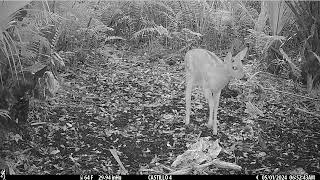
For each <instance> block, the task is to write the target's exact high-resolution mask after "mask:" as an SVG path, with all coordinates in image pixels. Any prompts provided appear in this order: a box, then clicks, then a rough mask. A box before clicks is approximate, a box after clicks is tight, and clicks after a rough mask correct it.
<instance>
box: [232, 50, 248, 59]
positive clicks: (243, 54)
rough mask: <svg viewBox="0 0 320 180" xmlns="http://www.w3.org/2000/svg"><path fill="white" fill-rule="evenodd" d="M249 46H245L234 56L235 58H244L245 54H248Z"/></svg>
mask: <svg viewBox="0 0 320 180" xmlns="http://www.w3.org/2000/svg"><path fill="white" fill-rule="evenodd" d="M247 51H248V47H246V48H244V49H243V50H242V51H241V52H239V53H238V54H237V55H236V56H235V57H234V58H235V60H240V61H241V60H242V59H243V58H244V56H245V55H246V54H247Z"/></svg>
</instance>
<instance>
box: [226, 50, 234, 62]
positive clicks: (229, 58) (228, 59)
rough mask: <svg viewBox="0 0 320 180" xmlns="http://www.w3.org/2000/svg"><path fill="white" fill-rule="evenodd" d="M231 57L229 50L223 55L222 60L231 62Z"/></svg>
mask: <svg viewBox="0 0 320 180" xmlns="http://www.w3.org/2000/svg"><path fill="white" fill-rule="evenodd" d="M231 59H232V54H231V52H230V51H229V52H228V54H227V56H226V57H224V62H226V63H230V62H231Z"/></svg>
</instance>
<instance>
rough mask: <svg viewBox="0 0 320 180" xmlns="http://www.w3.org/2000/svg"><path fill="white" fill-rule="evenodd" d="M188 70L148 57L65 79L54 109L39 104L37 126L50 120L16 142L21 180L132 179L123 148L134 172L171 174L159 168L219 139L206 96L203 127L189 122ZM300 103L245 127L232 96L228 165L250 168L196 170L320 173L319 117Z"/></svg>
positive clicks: (224, 133) (223, 114) (226, 119)
mask: <svg viewBox="0 0 320 180" xmlns="http://www.w3.org/2000/svg"><path fill="white" fill-rule="evenodd" d="M184 71H185V70H184V67H183V63H181V64H179V63H177V64H176V65H171V66H170V65H167V64H166V63H162V62H149V61H147V60H145V59H142V58H140V57H138V56H137V57H129V58H126V59H120V60H117V61H116V60H114V59H109V60H105V61H98V62H97V61H95V62H94V63H90V65H89V64H86V65H84V66H78V68H77V69H74V70H73V71H70V72H68V73H66V74H64V75H63V76H64V80H65V82H64V83H63V85H62V88H61V91H60V92H59V94H58V95H57V96H56V97H55V98H54V99H53V100H51V102H50V103H46V104H44V103H41V102H37V101H34V102H33V108H32V110H31V113H30V115H29V116H30V117H29V119H30V120H29V121H32V122H33V123H34V122H35V121H42V122H46V123H45V124H41V125H37V126H30V127H28V130H29V134H30V139H29V140H20V141H18V143H15V141H11V143H10V145H9V147H10V149H11V150H12V153H11V162H12V164H14V165H15V167H16V171H18V173H21V174H79V173H82V174H104V173H112V174H114V173H123V171H122V169H121V168H120V166H119V163H118V162H117V161H116V159H115V157H114V156H113V155H112V153H111V152H110V149H114V150H116V151H117V152H118V153H117V154H118V155H119V159H118V160H120V161H121V163H122V164H123V166H124V168H125V169H126V170H127V171H128V172H129V174H140V173H142V169H153V170H155V171H154V172H157V171H156V170H158V172H159V171H160V172H163V169H161V168H159V164H161V165H163V166H164V167H170V165H171V163H172V162H173V161H174V160H175V159H176V157H177V156H178V155H180V154H183V153H184V152H185V151H186V150H187V147H186V145H187V144H188V143H191V142H195V140H196V139H197V138H198V137H200V136H201V137H206V136H210V135H211V130H208V129H207V128H206V127H205V126H204V125H205V123H206V121H207V118H208V107H207V103H206V101H205V100H204V98H203V96H202V95H201V93H194V94H193V95H194V97H193V99H194V100H193V101H192V111H193V112H195V113H194V114H193V115H192V116H191V121H192V124H193V125H191V128H190V126H188V127H186V126H185V125H184V123H183V120H184V117H185V98H184V97H185V92H184V91H185V83H184V82H185V80H184ZM199 94H200V95H199ZM223 94H226V93H223ZM290 101H291V100H288V99H283V100H282V101H268V102H267V103H265V105H264V107H263V108H264V109H263V110H264V112H265V114H266V115H265V116H264V117H257V118H254V120H253V121H245V120H244V119H249V118H248V114H247V113H245V103H244V102H240V101H238V100H237V99H234V98H229V97H228V98H225V96H223V97H222V99H221V102H220V106H219V113H218V118H219V120H220V121H219V122H220V124H219V130H218V132H219V138H220V145H221V147H222V148H223V149H224V150H223V151H222V152H221V153H220V155H219V156H218V158H219V159H221V160H224V161H226V162H231V163H235V164H238V165H240V166H241V167H242V170H241V171H235V170H230V169H222V168H216V167H214V166H210V167H209V168H208V169H206V171H202V172H196V171H194V172H193V173H194V174H266V173H268V174H270V173H279V172H285V171H289V170H290V169H295V168H303V169H304V170H305V171H306V172H308V173H311V174H317V173H319V172H320V167H319V157H320V156H319V154H320V153H319V147H318V145H319V144H320V143H319V141H320V140H319V139H320V135H319V132H318V129H319V120H318V119H316V118H314V117H313V116H308V115H306V114H302V113H301V112H297V111H296V110H295V109H294V108H293V107H292V102H290ZM32 122H30V123H31V124H32ZM248 122H249V123H248ZM214 138H217V137H214ZM9 159H10V158H9Z"/></svg>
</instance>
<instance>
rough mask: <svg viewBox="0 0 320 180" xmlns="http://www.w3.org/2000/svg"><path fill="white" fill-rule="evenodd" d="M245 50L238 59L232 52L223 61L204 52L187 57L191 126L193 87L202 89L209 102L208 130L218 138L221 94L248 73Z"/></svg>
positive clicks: (197, 52)
mask: <svg viewBox="0 0 320 180" xmlns="http://www.w3.org/2000/svg"><path fill="white" fill-rule="evenodd" d="M247 50H248V48H245V49H244V50H242V51H241V52H240V53H238V54H237V55H236V56H235V57H232V54H231V53H230V52H229V53H228V55H227V56H226V57H225V58H224V61H222V60H221V59H220V58H219V57H218V56H216V55H215V54H214V53H212V52H210V51H208V50H205V49H192V50H190V51H188V52H187V54H186V56H185V63H186V119H185V124H186V125H187V124H189V123H190V111H191V92H192V89H193V87H194V86H202V88H203V92H204V96H205V98H206V99H207V100H208V102H209V121H208V124H207V126H208V127H212V128H213V134H214V135H216V134H217V113H218V106H219V99H220V94H221V90H222V89H223V88H224V87H225V86H226V85H227V84H228V82H229V81H230V80H231V79H232V78H236V79H241V78H243V77H244V75H245V73H244V70H243V66H242V62H241V60H242V59H243V58H244V56H245V55H246V53H247Z"/></svg>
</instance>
